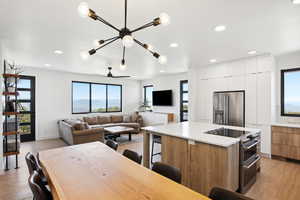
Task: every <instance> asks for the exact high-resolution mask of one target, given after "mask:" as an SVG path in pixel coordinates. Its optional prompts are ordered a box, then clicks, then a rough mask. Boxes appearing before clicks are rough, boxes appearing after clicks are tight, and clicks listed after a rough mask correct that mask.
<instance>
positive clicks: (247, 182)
mask: <svg viewBox="0 0 300 200" xmlns="http://www.w3.org/2000/svg"><path fill="white" fill-rule="evenodd" d="M206 133H207V134H213V135H219V136H224V137H232V138H240V145H239V146H240V147H239V148H240V158H239V159H240V169H239V192H241V193H245V192H247V190H248V189H249V188H250V187H251V186H252V185H253V184H254V183H255V181H256V174H257V169H258V162H259V160H260V155H259V152H258V149H259V148H258V147H259V145H260V136H259V134H257V133H250V132H247V131H239V130H234V129H228V128H219V129H215V130H211V131H208V132H206Z"/></svg>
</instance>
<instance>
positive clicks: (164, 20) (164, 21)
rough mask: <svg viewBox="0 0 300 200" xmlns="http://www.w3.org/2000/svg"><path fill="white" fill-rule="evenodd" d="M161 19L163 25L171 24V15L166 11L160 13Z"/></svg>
mask: <svg viewBox="0 0 300 200" xmlns="http://www.w3.org/2000/svg"><path fill="white" fill-rule="evenodd" d="M159 21H160V23H161V24H162V25H163V26H167V25H169V24H170V16H169V15H168V14H166V13H161V14H160V15H159Z"/></svg>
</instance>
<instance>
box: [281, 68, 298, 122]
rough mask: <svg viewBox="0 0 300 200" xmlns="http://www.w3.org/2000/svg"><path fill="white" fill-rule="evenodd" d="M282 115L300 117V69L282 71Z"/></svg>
mask: <svg viewBox="0 0 300 200" xmlns="http://www.w3.org/2000/svg"><path fill="white" fill-rule="evenodd" d="M281 115H282V116H295V117H300V68H296V69H288V70H281Z"/></svg>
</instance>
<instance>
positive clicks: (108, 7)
mask: <svg viewBox="0 0 300 200" xmlns="http://www.w3.org/2000/svg"><path fill="white" fill-rule="evenodd" d="M80 2H81V0H72V1H71V0H65V1H62V0H43V1H37V0H26V1H25V0H22V1H17V0H1V1H0V40H1V44H2V45H3V46H4V47H5V48H4V50H5V51H6V54H5V55H6V57H7V58H9V59H11V60H15V61H16V63H17V64H21V65H26V66H34V67H43V68H46V67H45V66H44V64H45V63H49V64H51V65H52V67H51V68H52V69H55V70H64V71H72V72H79V73H89V74H105V73H106V66H107V64H110V65H111V66H112V67H113V68H114V71H115V74H118V75H119V74H122V75H134V76H135V77H136V78H138V79H145V78H150V77H153V76H155V75H158V74H159V73H160V72H159V71H161V70H164V71H165V73H179V72H184V71H187V68H188V67H198V66H204V65H208V64H209V60H210V59H217V61H219V62H221V61H228V60H233V59H238V58H242V57H246V56H248V54H247V52H248V51H250V50H256V51H257V52H258V53H272V54H274V55H278V54H282V53H286V52H290V51H295V50H299V49H300V6H299V5H293V4H292V3H291V1H290V0H248V1H246V0H152V1H149V0H128V3H129V5H128V7H129V8H128V9H129V11H128V12H129V19H128V21H129V28H135V27H138V26H140V25H143V24H145V23H147V22H150V21H151V20H152V19H153V18H155V17H157V16H158V15H159V14H160V13H161V12H166V13H168V14H169V15H170V16H171V24H170V25H169V26H167V27H163V26H158V27H151V28H149V29H148V30H143V31H141V32H138V33H136V34H134V36H136V38H137V39H139V40H141V41H142V42H147V43H150V44H152V45H153V46H154V47H155V49H156V50H157V51H158V52H159V53H160V54H165V55H167V56H168V64H167V65H160V64H159V63H158V62H157V60H156V59H154V57H153V56H151V54H149V53H148V52H146V51H145V50H144V49H142V48H141V47H139V46H137V45H135V46H134V47H132V48H131V49H129V50H127V56H126V61H127V70H126V71H124V72H122V71H120V70H119V63H120V60H121V54H122V48H121V42H120V41H119V42H116V43H115V44H114V45H111V46H107V47H105V48H104V49H102V50H100V51H99V52H98V53H97V54H96V55H94V56H92V57H90V59H89V60H88V61H83V60H82V59H81V57H80V51H81V50H87V49H90V48H91V47H93V43H92V42H93V40H95V39H105V38H109V37H112V36H115V35H116V32H115V31H114V30H112V29H110V28H109V27H106V26H105V25H103V24H101V23H100V22H95V21H93V20H90V19H87V18H85V19H84V18H81V17H79V15H78V13H77V6H78V4H79V3H80ZM86 2H88V3H89V5H90V6H91V8H93V9H94V10H95V11H96V12H97V13H98V14H99V15H100V16H101V17H103V18H104V19H106V20H107V21H109V22H111V23H112V24H114V25H115V26H117V27H122V26H123V21H124V17H123V12H124V11H123V10H124V0H86ZM220 24H224V25H226V26H227V30H226V31H225V32H221V33H216V32H214V30H213V29H214V27H215V26H216V25H220ZM172 42H177V43H178V44H179V47H178V48H170V47H169V45H170V43H172ZM56 49H59V50H62V51H64V52H65V53H64V54H63V55H56V54H54V53H53V51H54V50H56Z"/></svg>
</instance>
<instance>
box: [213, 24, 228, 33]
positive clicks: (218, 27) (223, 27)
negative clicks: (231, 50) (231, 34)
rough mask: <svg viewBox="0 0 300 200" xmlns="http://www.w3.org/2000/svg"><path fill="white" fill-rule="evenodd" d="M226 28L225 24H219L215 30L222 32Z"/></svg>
mask: <svg viewBox="0 0 300 200" xmlns="http://www.w3.org/2000/svg"><path fill="white" fill-rule="evenodd" d="M225 30H226V26H225V25H219V26H216V27H215V31H216V32H222V31H225Z"/></svg>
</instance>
